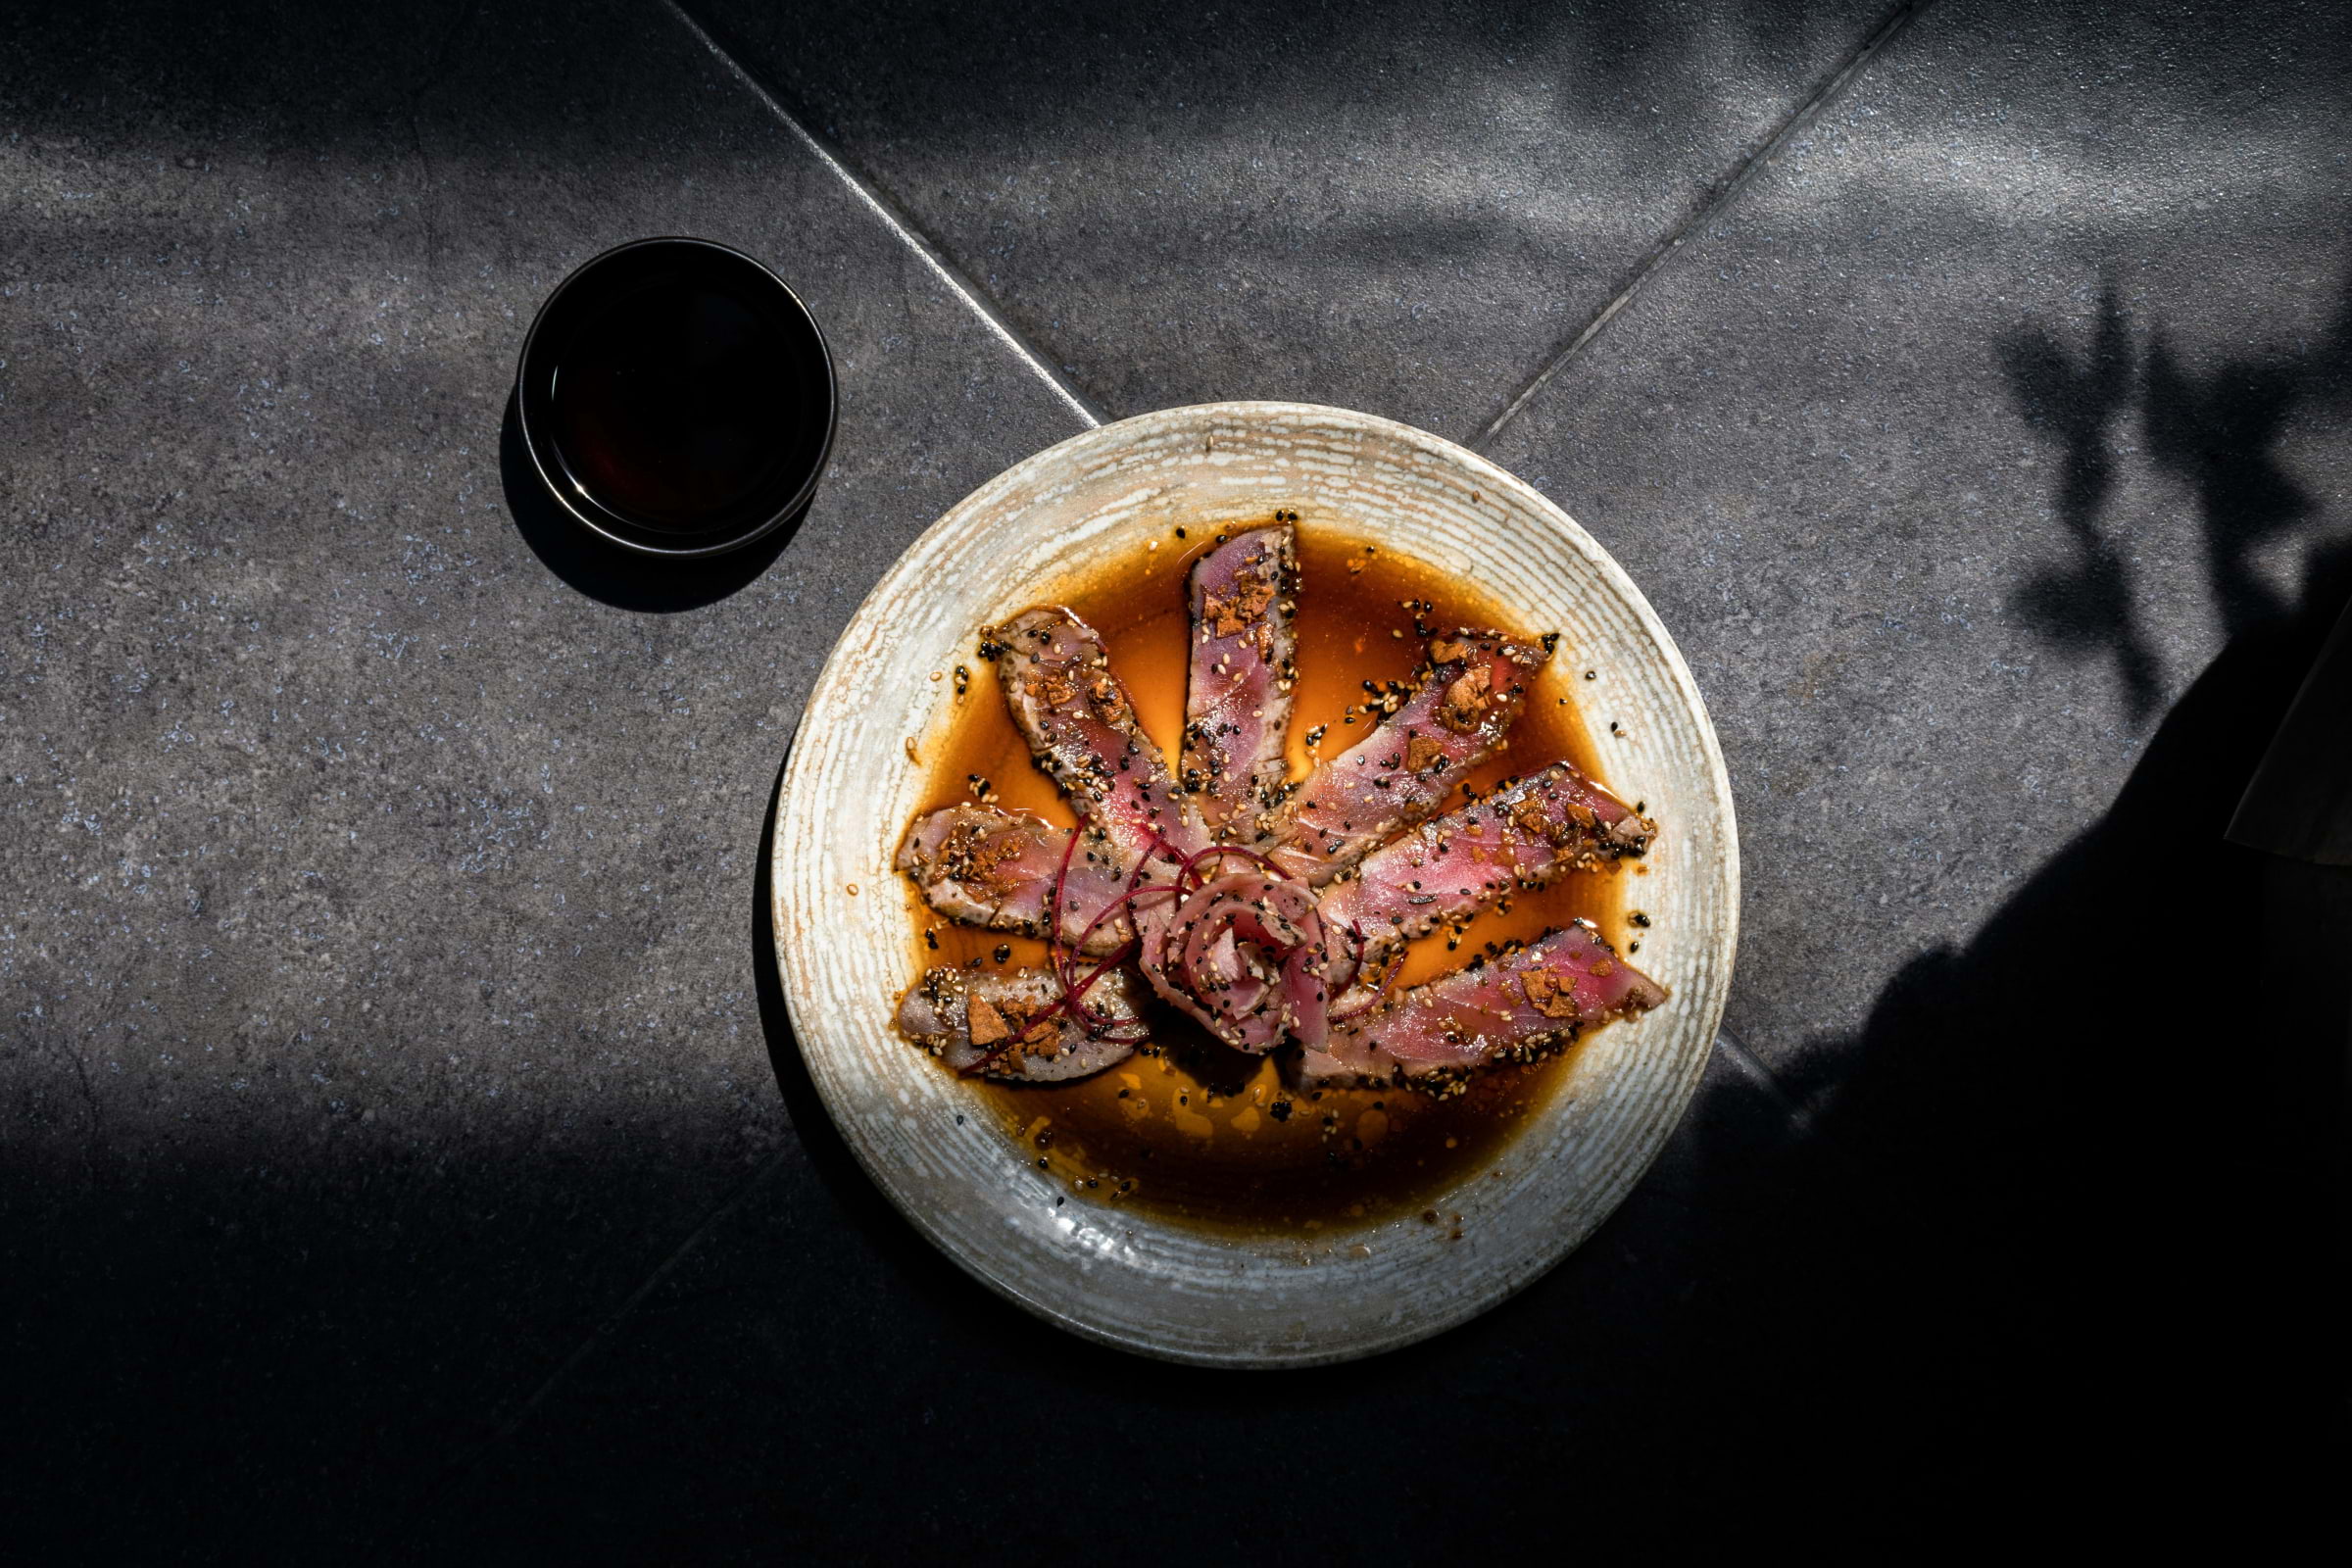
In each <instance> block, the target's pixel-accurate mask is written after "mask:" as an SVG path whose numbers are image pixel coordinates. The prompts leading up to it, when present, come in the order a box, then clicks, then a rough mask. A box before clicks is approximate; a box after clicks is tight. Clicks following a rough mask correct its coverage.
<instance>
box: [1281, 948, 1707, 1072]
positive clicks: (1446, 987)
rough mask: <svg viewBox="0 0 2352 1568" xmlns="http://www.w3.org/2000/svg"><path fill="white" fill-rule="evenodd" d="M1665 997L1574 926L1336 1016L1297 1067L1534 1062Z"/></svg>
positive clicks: (1413, 1068)
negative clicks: (1343, 1016)
mask: <svg viewBox="0 0 2352 1568" xmlns="http://www.w3.org/2000/svg"><path fill="white" fill-rule="evenodd" d="M1665 1000H1666V993H1665V992H1664V991H1662V990H1661V989H1659V987H1658V985H1657V983H1656V982H1655V981H1653V980H1651V979H1650V978H1649V977H1648V976H1647V975H1644V974H1642V972H1641V971H1640V970H1638V969H1636V968H1635V967H1634V966H1633V965H1632V964H1629V963H1627V962H1626V961H1625V960H1624V959H1623V958H1620V957H1619V956H1617V954H1616V952H1615V950H1613V949H1612V948H1610V946H1609V945H1608V944H1607V943H1605V942H1603V941H1601V939H1600V937H1599V936H1598V934H1596V933H1595V932H1594V931H1593V928H1592V927H1590V926H1587V925H1571V926H1566V927H1563V928H1562V929H1560V930H1558V931H1554V932H1552V933H1551V934H1550V935H1548V936H1546V937H1544V938H1543V939H1542V940H1541V941H1538V942H1535V943H1532V944H1530V945H1529V946H1527V947H1525V948H1521V949H1518V950H1517V951H1515V952H1511V953H1506V954H1505V955H1504V956H1501V957H1499V958H1481V959H1474V960H1472V962H1471V964H1470V965H1469V967H1467V968H1464V969H1457V970H1455V971H1454V972H1453V973H1452V974H1449V975H1446V976H1443V977H1441V978H1439V979H1436V980H1432V981H1430V982H1429V983H1428V984H1427V985H1420V986H1415V987H1413V988H1412V989H1411V990H1410V991H1406V992H1402V993H1400V994H1399V995H1397V996H1396V997H1393V998H1391V999H1390V1000H1389V1001H1387V1002H1385V1003H1382V1004H1381V1005H1379V1006H1377V1007H1375V1008H1373V1009H1372V1010H1371V1011H1369V1012H1367V1013H1364V1014H1362V1015H1361V1016H1359V1017H1353V1018H1349V1019H1348V1020H1346V1021H1345V1022H1339V1023H1334V1024H1333V1025H1332V1026H1331V1032H1330V1034H1329V1036H1328V1037H1327V1038H1326V1039H1325V1041H1324V1043H1323V1046H1322V1049H1320V1050H1315V1049H1312V1048H1310V1049H1309V1050H1308V1051H1307V1052H1306V1053H1305V1054H1304V1056H1303V1057H1302V1058H1301V1059H1300V1063H1299V1071H1300V1074H1301V1076H1302V1077H1303V1078H1304V1079H1305V1080H1306V1081H1308V1082H1331V1081H1334V1080H1339V1081H1348V1080H1363V1081H1368V1082H1375V1083H1392V1082H1402V1081H1409V1080H1412V1079H1429V1078H1440V1079H1442V1078H1445V1077H1446V1076H1449V1075H1456V1074H1460V1073H1464V1072H1468V1071H1469V1070H1471V1069H1473V1068H1477V1067H1485V1066H1491V1065H1493V1064H1494V1063H1495V1062H1500V1061H1528V1060H1533V1059H1534V1058H1536V1057H1537V1056H1540V1055H1543V1054H1545V1053H1546V1052H1549V1051H1553V1050H1556V1049H1558V1048H1559V1047H1561V1046H1564V1045H1566V1044H1567V1043H1568V1042H1569V1041H1571V1040H1574V1039H1575V1038H1576V1037H1577V1035H1578V1034H1580V1033H1582V1032H1583V1031H1584V1030H1587V1029H1590V1028H1593V1027H1594V1026H1595V1025H1598V1024H1602V1023H1605V1022H1607V1021H1608V1020H1609V1019H1611V1018H1621V1017H1625V1016H1627V1015H1628V1014H1631V1013H1637V1012H1645V1011H1647V1010H1648V1009H1649V1008H1651V1007H1654V1006H1656V1005H1658V1004H1659V1003H1661V1002H1663V1001H1665Z"/></svg>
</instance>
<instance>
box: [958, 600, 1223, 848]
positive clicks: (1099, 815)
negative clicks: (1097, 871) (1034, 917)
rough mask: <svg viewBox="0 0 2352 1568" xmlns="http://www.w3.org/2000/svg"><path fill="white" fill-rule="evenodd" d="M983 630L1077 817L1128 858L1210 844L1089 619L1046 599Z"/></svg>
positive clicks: (1017, 715) (1018, 710)
mask: <svg viewBox="0 0 2352 1568" xmlns="http://www.w3.org/2000/svg"><path fill="white" fill-rule="evenodd" d="M980 636H981V645H982V652H984V653H985V652H988V651H990V650H992V649H993V650H994V651H995V654H996V659H997V669H998V673H999V675H1000V676H1001V677H1002V679H1003V682H1004V686H1005V703H1006V704H1007V705H1008V706H1009V707H1010V708H1011V710H1012V719H1013V722H1014V723H1015V724H1017V725H1019V726H1020V730H1021V733H1022V734H1023V735H1024V736H1026V737H1027V738H1028V741H1029V749H1030V750H1031V751H1032V752H1033V753H1035V754H1036V757H1037V761H1038V765H1039V766H1040V767H1043V768H1044V769H1045V770H1046V773H1047V775H1048V776H1049V777H1051V778H1052V779H1053V780H1054V783H1056V784H1058V785H1060V786H1061V791H1062V793H1063V794H1064V795H1066V796H1067V797H1069V802H1070V808H1071V809H1072V810H1074V811H1076V812H1077V813H1078V815H1079V817H1080V819H1081V820H1083V821H1085V822H1086V823H1087V824H1088V825H1090V826H1093V827H1099V828H1101V829H1102V830H1103V833H1104V834H1106V835H1107V836H1108V838H1109V841H1110V843H1111V845H1112V847H1113V848H1115V849H1116V850H1117V851H1118V852H1119V853H1120V854H1121V855H1124V856H1126V857H1127V858H1128V859H1129V863H1133V862H1134V861H1135V860H1140V859H1143V858H1145V857H1147V856H1149V855H1151V854H1152V852H1153V851H1154V850H1158V851H1161V852H1162V853H1163V857H1164V856H1165V855H1167V854H1169V853H1172V855H1173V857H1174V858H1179V859H1180V858H1183V857H1184V856H1187V855H1190V854H1192V853H1193V852H1194V851H1196V850H1199V849H1201V848H1202V847H1203V846H1205V845H1206V844H1207V843H1208V834H1207V831H1206V830H1205V829H1204V828H1203V827H1202V826H1201V816H1200V813H1199V812H1198V811H1196V810H1194V809H1193V806H1192V803H1191V802H1190V801H1188V800H1186V799H1185V798H1184V795H1183V794H1182V792H1180V791H1179V790H1178V789H1177V787H1176V781H1175V780H1174V779H1172V778H1170V777H1169V776H1168V764H1167V760H1166V759H1165V758H1163V757H1161V756H1160V752H1159V748H1158V746H1156V745H1154V744H1153V743H1152V737H1151V736H1149V735H1146V734H1145V733H1144V729H1143V726H1142V725H1141V724H1139V723H1138V722H1137V721H1136V717H1135V707H1134V705H1133V704H1132V703H1130V702H1129V701H1128V698H1127V688H1126V687H1125V686H1124V685H1122V684H1121V683H1120V681H1119V678H1118V677H1117V676H1116V675H1113V674H1112V673H1111V672H1110V662H1109V660H1108V659H1107V658H1106V657H1105V656H1104V654H1103V639H1102V638H1101V637H1100V636H1099V635H1097V634H1096V631H1095V629H1094V628H1093V627H1092V626H1089V625H1088V624H1087V623H1086V622H1085V621H1083V620H1080V619H1079V618H1078V617H1077V616H1076V615H1074V614H1072V613H1070V612H1069V611H1067V610H1064V609H1063V608H1061V607H1060V606H1058V605H1043V606H1040V607H1038V608H1037V609H1034V610H1025V611H1023V612H1021V613H1020V614H1018V615H1015V616H1014V617H1013V618H1012V619H1011V620H1009V621H1007V622H1005V624H1004V625H1002V626H992V627H988V628H986V629H984V630H983V631H982V632H981V634H980Z"/></svg>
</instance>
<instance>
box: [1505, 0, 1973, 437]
mask: <svg viewBox="0 0 2352 1568" xmlns="http://www.w3.org/2000/svg"><path fill="white" fill-rule="evenodd" d="M1933 3H1934V0H1902V3H1901V4H1899V5H1897V6H1896V7H1895V8H1894V10H1893V11H1892V12H1891V13H1889V14H1888V15H1887V18H1886V19H1885V20H1884V21H1882V22H1881V23H1880V24H1879V25H1878V28H1877V29H1876V30H1875V31H1873V32H1872V33H1871V34H1870V36H1868V37H1867V38H1865V39H1864V40H1863V41H1862V43H1861V44H1860V46H1859V47H1857V48H1856V49H1855V50H1854V51H1853V53H1851V54H1850V55H1848V56H1847V57H1846V59H1845V62H1844V64H1843V65H1841V66H1839V67H1838V70H1837V72H1836V73H1833V74H1832V75H1831V77H1830V79H1829V80H1828V81H1826V82H1824V83H1823V84H1822V85H1821V87H1820V88H1819V90H1817V91H1816V92H1815V93H1814V94H1813V96H1812V97H1810V98H1808V99H1806V100H1805V101H1804V102H1803V103H1802V104H1800V105H1798V106H1797V108H1796V111H1795V112H1794V113H1793V114H1791V115H1790V116H1789V118H1788V119H1787V120H1786V121H1783V122H1782V123H1781V127H1780V129H1778V130H1776V131H1774V132H1773V133H1772V136H1771V138H1770V139H1769V140H1768V141H1766V142H1765V143H1764V145H1763V146H1761V147H1759V148H1757V149H1756V150H1755V151H1754V152H1752V153H1749V154H1748V155H1747V157H1746V158H1745V159H1743V160H1742V161H1741V162H1740V164H1738V165H1737V166H1736V167H1735V168H1734V169H1733V171H1732V172H1731V174H1730V176H1729V177H1728V178H1726V179H1725V180H1724V182H1723V183H1722V184H1721V185H1720V186H1718V187H1717V188H1716V191H1715V194H1714V195H1712V196H1710V197H1708V198H1707V199H1706V201H1704V202H1703V203H1701V204H1700V206H1699V208H1698V210H1697V211H1696V212H1694V213H1692V214H1691V216H1690V217H1688V218H1686V219H1684V220H1683V221H1681V222H1680V223H1677V224H1676V225H1675V226H1674V227H1673V228H1672V229H1670V230H1668V231H1667V234H1666V236H1665V238H1663V239H1661V240H1659V241H1658V243H1657V244H1656V245H1654V246H1652V247H1651V248H1650V251H1649V254H1648V255H1646V256H1644V257H1643V258H1642V260H1641V262H1640V263H1639V264H1637V265H1636V267H1635V269H1634V275H1633V276H1632V277H1631V278H1630V279H1628V280H1627V282H1626V284H1625V286H1624V287H1623V288H1621V289H1619V290H1618V291H1617V292H1616V294H1615V295H1613V296H1612V297H1611V298H1610V299H1609V301H1608V303H1607V304H1605V305H1603V306H1602V307H1601V308H1600V310H1599V311H1598V312H1597V313H1595V314H1594V316H1593V319H1591V320H1589V321H1587V322H1586V323H1585V325H1584V327H1583V329H1582V330H1581V331H1579V332H1578V333H1577V334H1576V336H1575V337H1573V338H1571V339H1569V340H1568V344H1567V346H1566V347H1565V348H1563V349H1561V350H1560V351H1559V352H1558V353H1557V354H1555V355H1553V356H1552V357H1551V359H1550V361H1549V362H1548V363H1546V364H1545V365H1544V368H1542V369H1541V370H1538V371H1537V372H1536V374H1535V378H1534V379H1532V380H1530V381H1529V382H1528V383H1527V385H1525V386H1524V387H1522V388H1520V390H1519V393H1518V395H1517V396H1516V397H1514V398H1512V399H1511V401H1510V402H1509V403H1507V404H1505V405H1504V406H1503V410H1502V412H1501V413H1500V414H1497V415H1496V416H1495V417H1494V418H1492V419H1490V420H1488V421H1487V424H1486V427H1485V428H1484V429H1482V430H1480V431H1479V432H1478V434H1477V435H1476V436H1473V437H1472V438H1471V439H1470V441H1469V443H1468V445H1469V447H1470V450H1471V451H1473V452H1477V453H1481V454H1484V453H1485V452H1486V450H1487V447H1488V445H1489V444H1490V443H1492V442H1493V441H1494V439H1495V437H1496V436H1498V435H1500V434H1501V433H1502V431H1503V428H1504V426H1506V425H1508V424H1509V423H1510V422H1511V421H1512V420H1513V419H1516V418H1518V417H1519V416H1520V415H1521V414H1523V413H1525V412H1526V410H1527V406H1528V405H1529V404H1530V403H1533V402H1534V401H1535V399H1536V396H1537V394H1539V393H1541V392H1542V391H1543V390H1544V388H1545V387H1547V386H1549V385H1550V384H1551V383H1552V381H1553V380H1554V379H1556V378H1557V377H1558V375H1559V374H1560V372H1561V371H1562V370H1565V369H1566V368H1568V366H1569V364H1570V362H1572V361H1573V360H1575V358H1576V357H1577V356H1578V355H1579V354H1581V353H1583V352H1584V350H1585V346H1586V345H1587V344H1589V343H1591V342H1592V341H1593V339H1594V338H1596V337H1598V336H1599V335H1600V333H1601V331H1602V329H1603V328H1605V327H1606V326H1607V325H1608V324H1609V322H1610V321H1612V320H1613V319H1616V317H1617V314H1618V313H1619V312H1620V311H1622V310H1624V309H1625V308H1626V307H1627V306H1628V305H1631V304H1632V303H1633V302H1634V297H1635V296H1636V295H1638V294H1640V293H1641V292H1642V286H1643V285H1644V284H1646V283H1647V282H1648V281H1649V280H1650V278H1651V277H1652V276H1653V275H1654V274H1656V273H1657V272H1658V270H1660V269H1662V268H1664V267H1665V265H1666V264H1667V263H1668V262H1669V261H1671V260H1673V259H1674V256H1675V253H1676V252H1678V251H1680V250H1681V249H1682V248H1683V242H1684V241H1685V240H1687V239H1689V238H1690V237H1691V235H1692V234H1693V233H1696V232H1697V231H1698V230H1699V229H1700V228H1701V227H1703V226H1704V225H1705V224H1707V223H1709V222H1712V221H1714V220H1715V219H1716V218H1717V217H1718V216H1720V215H1721V214H1722V213H1723V212H1724V211H1725V210H1727V209H1728V208H1729V207H1730V206H1731V205H1732V203H1733V202H1735V201H1737V200H1738V199H1739V197H1740V192H1742V191H1743V190H1745V189H1746V188H1747V187H1748V186H1749V185H1750V184H1751V183H1753V182H1754V180H1755V177H1756V176H1757V175H1758V174H1759V173H1761V172H1763V171H1764V169H1765V167H1766V166H1767V165H1769V164H1770V163H1771V162H1772V161H1773V160H1774V159H1775V158H1778V157H1779V156H1780V155H1781V152H1782V151H1783V149H1785V148H1786V147H1788V145H1789V142H1791V141H1792V140H1794V139H1795V138H1796V135H1797V133H1798V132H1799V131H1801V130H1803V129H1804V128H1805V126H1806V125H1807V124H1809V123H1811V122H1812V121H1813V120H1814V119H1815V118H1817V117H1818V116H1819V115H1820V113H1821V111H1822V110H1823V109H1825V108H1827V107H1828V106H1829V105H1830V103H1831V102H1832V101H1833V100H1835V99H1836V98H1838V96H1839V95H1840V94H1841V93H1843V92H1844V91H1845V89H1846V88H1847V87H1848V86H1849V85H1851V84H1852V82H1853V81H1854V79H1855V78H1856V77H1858V76H1859V75H1861V74H1862V73H1863V72H1864V71H1865V70H1867V69H1868V68H1869V66H1870V63H1871V62H1872V61H1873V60H1876V59H1877V58H1878V57H1879V54H1880V52H1881V51H1883V50H1884V49H1885V48H1886V47H1887V45H1888V44H1889V43H1892V42H1893V41H1894V40H1895V38H1896V37H1897V36H1898V35H1899V34H1900V33H1901V32H1902V31H1903V29H1904V28H1906V27H1908V26H1910V25H1911V24H1912V23H1913V22H1914V21H1916V20H1917V19H1918V17H1919V15H1920V13H1921V12H1923V11H1925V10H1927V9H1928V7H1929V6H1930V5H1931V4H1933Z"/></svg>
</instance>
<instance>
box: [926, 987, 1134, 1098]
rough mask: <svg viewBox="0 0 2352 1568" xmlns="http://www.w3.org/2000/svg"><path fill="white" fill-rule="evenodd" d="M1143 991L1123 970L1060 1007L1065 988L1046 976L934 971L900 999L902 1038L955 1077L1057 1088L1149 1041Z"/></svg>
mask: <svg viewBox="0 0 2352 1568" xmlns="http://www.w3.org/2000/svg"><path fill="white" fill-rule="evenodd" d="M1142 995H1143V986H1142V984H1141V983H1140V982H1139V981H1138V980H1137V979H1136V978H1135V976H1134V974H1133V973H1132V972H1130V971H1128V970H1125V969H1113V970H1110V971H1108V972H1107V973H1105V974H1104V975H1103V977H1102V978H1101V979H1100V980H1098V981H1096V982H1095V983H1094V984H1093V985H1092V986H1089V987H1088V988H1087V990H1086V995H1085V996H1084V997H1083V998H1081V999H1079V1002H1078V1004H1077V1005H1079V1006H1081V1007H1084V1008H1085V1009H1087V1011H1088V1013H1089V1017H1088V1019H1087V1020H1085V1021H1081V1020H1080V1019H1079V1018H1077V1017H1074V1016H1073V1015H1072V1013H1071V1010H1070V1009H1069V1008H1068V1007H1057V1006H1056V1005H1055V1003H1056V1002H1057V1001H1058V1000H1059V998H1060V997H1061V984H1060V982H1059V981H1057V980H1056V979H1055V978H1054V975H1053V973H1052V971H1050V970H1046V969H1013V970H1008V971H1005V972H1004V973H1001V974H992V973H978V974H974V973H968V972H966V971H964V970H962V969H957V968H955V967H953V966H952V965H944V964H943V965H942V966H940V967H939V968H936V969H932V970H930V971H928V972H926V973H925V974H924V976H923V977H922V978H921V979H920V980H918V981H916V982H915V983H914V984H913V985H912V986H910V987H909V988H908V989H907V995H906V996H904V997H902V998H900V999H899V1014H898V1025H899V1032H900V1033H901V1034H903V1035H905V1036H907V1038H908V1039H909V1040H912V1041H913V1042H914V1043H915V1044H916V1045H918V1046H921V1047H923V1048H925V1049H926V1050H928V1051H930V1052H931V1053H932V1054H934V1055H936V1056H938V1057H940V1058H941V1059H942V1060H944V1061H945V1062H947V1064H948V1065H949V1066H951V1067H953V1068H955V1069H956V1071H957V1072H963V1073H976V1074H978V1075H980V1076H982V1077H986V1078H1003V1079H1006V1080H1008V1081H1011V1082H1015V1083H1038V1084H1043V1083H1058V1082H1059V1081H1061V1080H1062V1079H1065V1078H1083V1077H1085V1076H1086V1075H1087V1074H1089V1073H1096V1072H1101V1071H1102V1070H1103V1068H1105V1067H1108V1066H1110V1065H1111V1064H1112V1063H1114V1062H1120V1061H1125V1060H1126V1059H1127V1058H1128V1057H1129V1056H1131V1055H1133V1054H1135V1048H1136V1047H1137V1046H1138V1045H1140V1044H1142V1043H1143V1042H1144V1040H1145V1039H1146V1038H1147V1037H1146V1034H1145V1029H1144V1025H1143V1021H1142V1019H1141V1018H1140V1017H1139V1016H1138V1014H1137V1011H1136V1006H1137V1004H1138V1002H1139V1000H1140V999H1141V997H1142Z"/></svg>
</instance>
